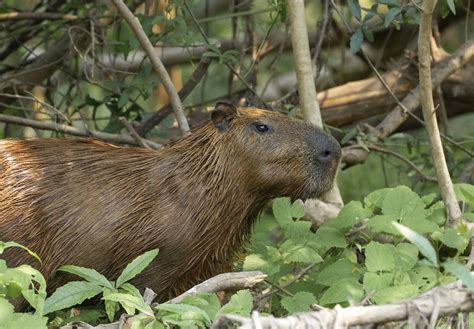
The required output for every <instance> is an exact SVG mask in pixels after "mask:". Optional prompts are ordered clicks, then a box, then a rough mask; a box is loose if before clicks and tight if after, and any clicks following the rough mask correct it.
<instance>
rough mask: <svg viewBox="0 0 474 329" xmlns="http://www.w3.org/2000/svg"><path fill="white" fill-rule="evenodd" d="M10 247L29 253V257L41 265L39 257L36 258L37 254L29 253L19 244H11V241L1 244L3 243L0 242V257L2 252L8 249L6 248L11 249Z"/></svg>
mask: <svg viewBox="0 0 474 329" xmlns="http://www.w3.org/2000/svg"><path fill="white" fill-rule="evenodd" d="M12 247H17V248H20V249H23V250H25V251H26V252H27V253H29V254H30V255H31V256H33V257H34V258H36V260H38V262H40V263H41V259H40V257H39V256H38V254H36V253H35V252H33V251H31V250H30V249H29V248H27V247H25V246H23V245H21V244H19V243H16V242H13V241H9V242H3V241H0V255H1V254H3V252H4V251H5V249H8V248H12Z"/></svg>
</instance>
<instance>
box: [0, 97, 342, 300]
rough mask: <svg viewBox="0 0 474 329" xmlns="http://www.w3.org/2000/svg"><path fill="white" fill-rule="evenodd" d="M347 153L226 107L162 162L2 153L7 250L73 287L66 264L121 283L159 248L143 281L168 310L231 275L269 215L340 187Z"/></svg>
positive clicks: (71, 153) (141, 156)
mask: <svg viewBox="0 0 474 329" xmlns="http://www.w3.org/2000/svg"><path fill="white" fill-rule="evenodd" d="M339 158H340V147H339V145H338V144H337V142H336V141H335V139H333V138H332V137H330V136H328V135H326V134H325V133H323V132H321V131H320V130H318V129H316V128H314V127H313V126H311V125H309V124H307V123H304V122H302V121H298V120H294V119H291V118H288V117H286V116H284V115H281V114H278V113H274V112H269V111H264V110H258V109H249V108H240V109H236V108H235V107H233V106H232V105H230V104H227V103H218V104H217V105H216V108H215V110H214V111H213V113H212V120H211V122H207V123H205V124H203V125H201V126H200V127H198V128H196V130H195V131H193V133H192V134H191V135H189V136H187V137H185V138H183V139H181V140H179V141H177V142H175V143H173V144H172V145H170V146H168V147H164V148H162V149H160V150H159V151H149V150H145V149H139V148H125V147H115V146H111V145H107V144H104V143H100V142H94V141H87V140H60V139H33V140H3V141H0V240H2V241H10V240H12V241H16V242H19V243H21V244H23V245H25V246H27V247H29V248H30V249H32V250H34V251H36V252H37V253H38V254H39V255H40V257H41V258H42V264H39V263H38V262H36V261H35V260H34V259H32V257H31V256H29V255H28V254H27V253H25V252H24V251H21V250H15V249H8V250H7V251H6V253H5V254H4V256H5V257H6V259H7V262H8V263H9V265H10V266H17V265H19V264H23V263H30V264H32V265H33V266H35V267H36V268H38V269H39V270H40V271H41V272H42V273H43V274H44V276H45V277H46V279H47V280H48V285H49V290H51V289H53V288H55V287H57V286H58V284H60V283H61V284H62V283H63V280H62V279H61V278H62V276H63V275H64V274H61V273H57V274H56V275H55V276H54V277H53V273H54V271H55V269H56V268H57V267H59V266H60V265H63V264H74V265H78V266H85V267H90V268H95V269H96V270H98V271H99V272H101V273H103V274H104V275H106V276H107V277H108V278H109V279H115V278H116V277H117V276H118V275H119V274H120V272H121V271H122V270H123V269H124V268H125V266H126V264H127V263H129V262H130V261H131V260H132V259H134V258H135V257H137V256H138V255H140V254H142V253H143V252H145V251H147V250H150V249H152V248H157V247H158V248H159V249H160V253H159V255H158V257H157V258H156V259H155V261H153V262H152V263H151V265H150V266H149V267H148V268H147V269H146V270H145V271H144V272H143V273H141V274H140V275H139V276H137V277H136V278H135V279H134V281H132V282H133V283H134V284H135V285H137V286H138V287H145V286H148V287H150V288H152V289H153V290H154V291H155V292H157V293H158V296H159V299H160V300H163V299H166V298H169V297H171V296H174V295H177V294H179V293H181V292H183V291H185V290H186V289H189V288H190V287H191V286H193V285H194V284H197V283H199V282H201V281H203V280H205V279H208V278H209V277H212V276H214V275H216V274H218V273H220V272H223V271H226V270H229V269H230V265H231V264H232V260H233V258H234V256H235V255H236V253H238V252H239V251H240V250H241V246H242V244H243V243H244V242H245V241H246V239H247V237H248V235H249V233H250V230H251V227H252V224H253V222H254V220H255V218H256V217H257V215H258V213H259V211H260V210H261V209H262V207H263V206H264V205H265V203H266V202H267V201H268V200H270V199H272V198H275V197H280V196H290V197H291V198H293V199H297V198H301V199H306V198H310V197H317V196H320V195H321V194H322V193H324V192H325V191H327V190H328V189H329V188H330V186H331V185H332V182H333V179H334V175H335V172H336V167H337V165H338V162H339Z"/></svg>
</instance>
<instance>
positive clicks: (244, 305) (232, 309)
mask: <svg viewBox="0 0 474 329" xmlns="http://www.w3.org/2000/svg"><path fill="white" fill-rule="evenodd" d="M252 306H253V299H252V295H251V294H250V291H248V290H240V291H238V292H237V293H236V294H234V295H233V296H232V297H231V298H230V301H229V302H228V303H227V304H225V305H224V306H223V307H222V308H221V309H220V310H219V312H217V314H216V319H217V318H218V317H219V316H221V315H223V314H239V315H244V316H249V314H250V311H252Z"/></svg>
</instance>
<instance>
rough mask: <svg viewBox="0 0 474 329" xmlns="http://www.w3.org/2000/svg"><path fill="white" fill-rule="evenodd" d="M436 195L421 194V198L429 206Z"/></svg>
mask: <svg viewBox="0 0 474 329" xmlns="http://www.w3.org/2000/svg"><path fill="white" fill-rule="evenodd" d="M436 197H437V195H436V193H430V194H427V195H424V196H422V197H421V200H423V202H424V203H425V205H427V206H429V205H430V204H432V203H433V202H434V201H435V200H436Z"/></svg>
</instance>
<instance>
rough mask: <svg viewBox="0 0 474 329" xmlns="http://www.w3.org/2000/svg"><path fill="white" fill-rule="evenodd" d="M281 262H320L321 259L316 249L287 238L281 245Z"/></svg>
mask: <svg viewBox="0 0 474 329" xmlns="http://www.w3.org/2000/svg"><path fill="white" fill-rule="evenodd" d="M281 248H282V249H283V248H284V249H283V250H282V258H283V262H284V263H286V264H288V263H306V264H308V263H320V262H322V261H323V259H322V258H321V256H320V255H319V254H318V253H317V251H316V250H314V249H313V248H311V247H309V246H305V245H302V244H295V243H294V242H293V241H291V240H287V241H286V243H284V244H283V245H282V247H281Z"/></svg>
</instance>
